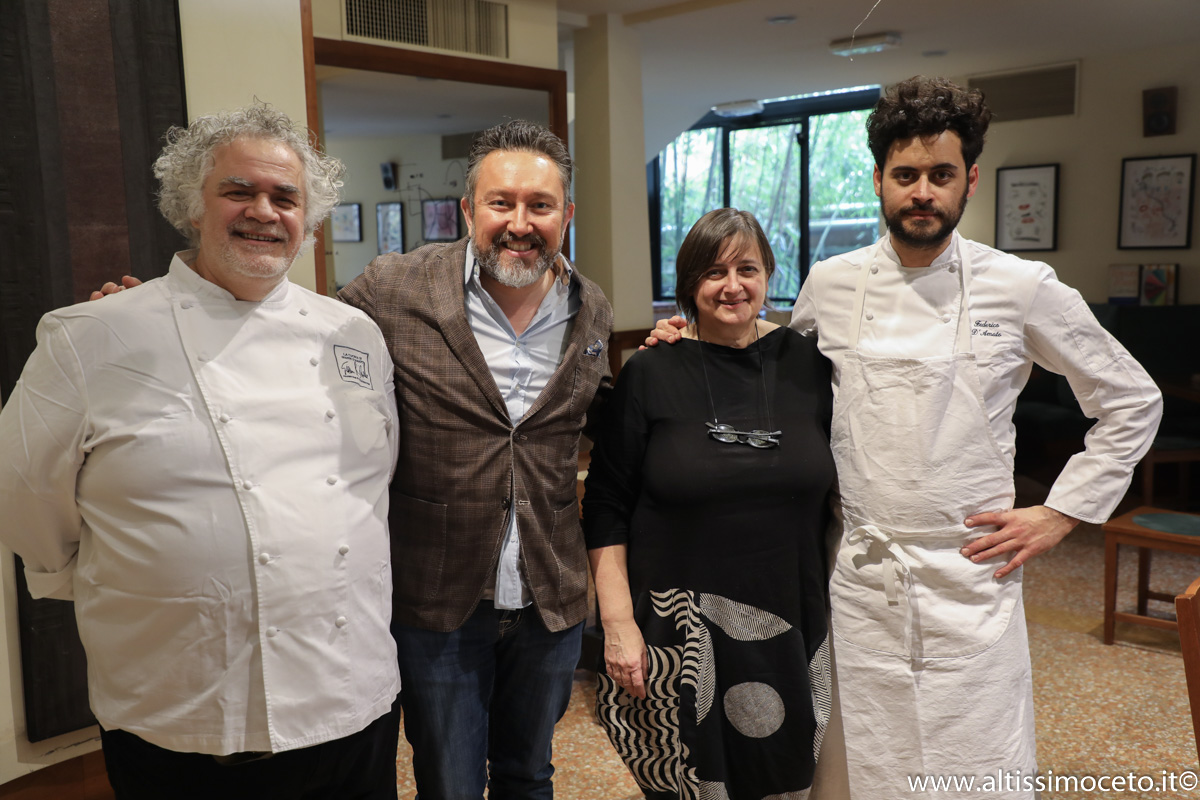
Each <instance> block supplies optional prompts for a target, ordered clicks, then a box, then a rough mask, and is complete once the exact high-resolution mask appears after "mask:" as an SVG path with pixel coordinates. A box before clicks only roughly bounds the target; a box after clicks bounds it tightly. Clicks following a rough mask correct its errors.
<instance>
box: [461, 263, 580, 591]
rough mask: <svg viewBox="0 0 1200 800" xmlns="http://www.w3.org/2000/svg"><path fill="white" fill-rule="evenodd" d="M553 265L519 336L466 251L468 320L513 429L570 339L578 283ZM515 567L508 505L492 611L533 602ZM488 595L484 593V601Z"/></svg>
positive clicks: (568, 270) (565, 267)
mask: <svg viewBox="0 0 1200 800" xmlns="http://www.w3.org/2000/svg"><path fill="white" fill-rule="evenodd" d="M558 263H559V266H560V268H561V270H560V271H561V274H560V276H559V277H558V279H557V280H555V281H554V285H553V286H551V287H550V291H549V292H547V293H546V296H545V297H544V298H543V299H542V304H541V306H539V307H538V310H537V313H535V314H534V315H533V319H532V320H531V321H530V323H529V326H528V327H527V328H526V329H525V330H524V331H523V332H522V333H521V335H520V336H518V335H517V334H516V332H515V331H514V330H513V326H512V323H510V322H509V321H508V317H506V316H505V315H504V312H503V311H502V310H501V309H500V306H499V305H498V304H497V303H496V301H495V300H493V299H492V296H491V295H490V294H488V293H487V290H486V289H484V288H483V284H481V283H480V281H479V266H478V264H476V263H475V254H474V248H473V246H472V247H468V248H467V260H466V266H465V271H464V275H463V281H464V291H463V295H464V299H465V302H466V307H467V320H468V322H469V323H470V325H471V331H472V332H474V334H475V340H476V341H477V342H478V343H479V349H480V350H481V351H482V352H483V357H484V359H485V360H486V361H487V364H488V368H489V369H490V370H491V372H492V380H494V381H495V382H496V388H497V389H499V390H500V396H501V397H503V398H504V403H505V405H506V406H507V407H508V418H509V420H510V421H511V422H512V424H513V427H517V426H519V425H520V424H521V420H522V419H524V418H525V414H526V413H528V411H529V409H530V407H531V406H532V405H533V404H534V402H536V401H537V398H538V395H540V394H541V393H542V390H543V389H545V388H546V384H547V383H549V381H550V377H551V376H552V375H553V374H554V372H555V370H557V369H558V365H559V363H561V362H562V357H563V353H564V352H566V349H567V342H568V341H569V340H570V335H571V325H572V323H573V322H574V320H575V315H576V314H578V313H579V305H580V300H579V282H578V281H575V280H572V275H573V274H574V269H573V268H572V267H571V264H570V262H568V261H567V259H566V258H565V257H563V256H559V261H558ZM510 494H511V487H510ZM520 562H521V541H520V537H519V536H518V533H517V515H516V506H515V504H513V505H512V506H510V508H509V512H508V529H507V533H506V534H505V536H504V541H503V543H501V545H500V564H499V566H498V567H497V570H496V583H495V587H494V593H493V595H492V601H493V603H494V604H495V606H496V608H507V609H515V608H524V607H525V606H527V605H529V604H530V602H532V597H531V595H530V592H529V587H528V586H526V584H525V580H524V578H523V577H522V576H521V570H520ZM487 594H488V593H487V592H486V591H485V592H484V597H485V598H486V597H487Z"/></svg>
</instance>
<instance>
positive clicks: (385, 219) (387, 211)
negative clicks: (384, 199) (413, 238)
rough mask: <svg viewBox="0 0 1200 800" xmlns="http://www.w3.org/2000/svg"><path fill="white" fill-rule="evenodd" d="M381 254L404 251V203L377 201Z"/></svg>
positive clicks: (377, 223) (376, 222)
mask: <svg viewBox="0 0 1200 800" xmlns="http://www.w3.org/2000/svg"><path fill="white" fill-rule="evenodd" d="M375 225H376V230H377V231H378V233H379V236H378V239H379V255H383V254H384V253H403V252H404V203H376V204H375Z"/></svg>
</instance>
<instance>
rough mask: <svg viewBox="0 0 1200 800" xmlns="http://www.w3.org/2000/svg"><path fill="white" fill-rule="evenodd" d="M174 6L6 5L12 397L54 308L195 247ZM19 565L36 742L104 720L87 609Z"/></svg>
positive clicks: (2, 150) (1, 186)
mask: <svg viewBox="0 0 1200 800" xmlns="http://www.w3.org/2000/svg"><path fill="white" fill-rule="evenodd" d="M183 97H184V91H183V80H182V68H181V50H180V45H179V28H178V11H177V8H176V4H175V3H174V2H170V0H0V119H2V120H3V129H2V130H3V135H0V394H2V395H3V397H7V396H8V395H9V393H10V392H11V391H12V387H13V386H14V385H15V383H16V381H17V378H18V377H19V375H20V372H21V368H22V367H23V365H24V363H25V360H26V359H27V358H28V357H29V354H30V353H31V352H32V351H33V347H34V330H35V327H36V324H37V321H38V319H39V318H40V317H41V315H42V314H44V313H46V312H47V311H50V310H51V309H54V308H58V307H61V306H64V305H69V304H71V303H73V302H77V301H81V300H84V299H86V297H87V295H88V294H89V293H90V291H91V290H92V289H95V288H98V287H99V286H100V284H102V283H103V282H104V281H107V280H112V279H114V278H117V277H119V276H120V275H123V274H126V273H132V274H135V275H137V276H139V277H142V278H151V277H154V276H156V275H161V274H164V273H165V272H166V269H167V265H168V263H169V259H170V255H171V253H172V252H173V251H175V250H177V249H180V247H182V246H183V240H182V239H181V237H179V236H178V234H176V233H175V232H174V231H173V230H172V229H171V228H170V226H168V225H166V223H165V222H163V221H162V220H161V219H160V218H159V215H158V212H157V210H156V209H155V206H154V181H153V177H152V175H151V172H150V164H151V162H152V161H153V158H154V156H155V155H156V154H157V152H158V150H159V149H160V148H161V144H162V136H163V133H165V131H166V129H167V128H168V127H169V126H170V125H173V124H184V123H185V122H186V117H185V115H184V105H183ZM19 570H20V567H19V565H18V575H17V576H16V577H17V589H18V591H17V594H18V598H17V599H18V618H19V621H20V628H21V663H22V670H23V680H24V690H25V691H24V695H25V718H26V728H27V731H28V735H29V738H30V739H31V740H33V741H37V740H39V739H44V738H48V737H50V736H55V735H58V734H61V733H65V732H67V731H71V730H76V729H78V728H81V727H86V726H88V725H90V724H93V723H94V722H95V720H94V719H93V717H92V715H91V711H90V710H89V707H88V702H87V685H86V662H85V660H84V655H83V648H82V645H81V644H80V642H79V637H78V632H77V629H76V627H75V613H74V604H72V603H68V602H63V601H59V600H33V599H31V598H30V597H29V592H28V590H27V589H26V587H25V583H24V579H23V577H24V576H23V575H21V574H19Z"/></svg>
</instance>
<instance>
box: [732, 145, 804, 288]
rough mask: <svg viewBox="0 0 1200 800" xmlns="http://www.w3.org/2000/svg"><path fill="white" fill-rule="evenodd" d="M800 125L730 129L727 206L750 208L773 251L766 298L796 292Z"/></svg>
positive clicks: (798, 286) (798, 267) (798, 235)
mask: <svg viewBox="0 0 1200 800" xmlns="http://www.w3.org/2000/svg"><path fill="white" fill-rule="evenodd" d="M801 130H802V126H801V124H800V123H794V124H791V125H773V126H770V127H766V128H747V129H744V130H735V131H731V132H730V138H729V174H730V177H731V181H730V186H729V196H730V198H729V204H730V205H731V206H733V207H734V208H740V209H742V210H743V211H749V212H750V213H752V214H753V215H754V216H755V217H756V218H757V219H758V224H759V225H762V228H763V232H764V233H766V234H767V241H768V242H770V243H771V250H772V252H774V253H775V274H774V275H772V276H771V283H770V285H769V286H768V287H767V296H768V297H770V298H771V299H779V300H786V302H789V303H790V302H791V301H793V300H795V299H796V295H797V294H799V292H800V264H799V261H798V256H799V253H800V170H801V169H802V168H803V167H802V165H801V163H800V155H801V154H800V145H799V143H798V142H797V141H796V135H797V134H798V133H800V132H801Z"/></svg>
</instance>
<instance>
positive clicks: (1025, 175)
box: [996, 164, 1059, 253]
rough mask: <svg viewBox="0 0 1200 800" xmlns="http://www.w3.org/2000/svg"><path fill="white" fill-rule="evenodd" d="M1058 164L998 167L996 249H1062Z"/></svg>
mask: <svg viewBox="0 0 1200 800" xmlns="http://www.w3.org/2000/svg"><path fill="white" fill-rule="evenodd" d="M1058 169H1059V165H1058V164H1037V165H1035V166H1029V167H1000V168H998V169H997V170H996V248H997V249H999V250H1004V251H1006V252H1010V253H1012V252H1021V251H1029V250H1056V249H1058Z"/></svg>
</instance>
